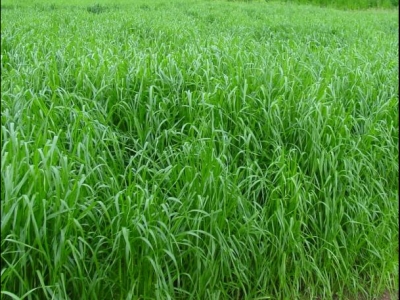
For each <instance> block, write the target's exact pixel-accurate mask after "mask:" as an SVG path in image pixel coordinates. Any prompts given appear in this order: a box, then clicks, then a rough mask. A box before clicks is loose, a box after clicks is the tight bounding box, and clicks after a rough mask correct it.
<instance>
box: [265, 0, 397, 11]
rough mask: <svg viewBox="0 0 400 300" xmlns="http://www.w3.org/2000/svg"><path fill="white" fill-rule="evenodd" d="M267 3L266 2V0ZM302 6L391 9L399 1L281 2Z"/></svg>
mask: <svg viewBox="0 0 400 300" xmlns="http://www.w3.org/2000/svg"><path fill="white" fill-rule="evenodd" d="M267 1H268V0H267ZM281 1H285V2H295V3H302V4H313V5H320V6H331V7H336V8H342V9H367V8H393V7H398V6H399V0H281Z"/></svg>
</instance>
